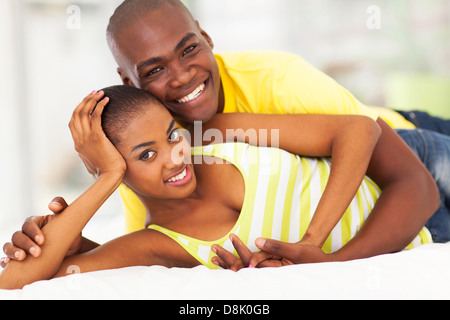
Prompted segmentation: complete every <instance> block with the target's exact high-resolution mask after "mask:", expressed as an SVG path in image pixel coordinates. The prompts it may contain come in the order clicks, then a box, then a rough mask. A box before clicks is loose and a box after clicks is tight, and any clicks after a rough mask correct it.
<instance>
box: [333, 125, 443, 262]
mask: <svg viewBox="0 0 450 320" xmlns="http://www.w3.org/2000/svg"><path fill="white" fill-rule="evenodd" d="M378 123H379V125H380V127H381V128H382V131H383V133H382V137H381V138H380V140H379V142H378V145H377V147H376V148H375V151H374V154H373V157H372V160H371V164H370V165H369V170H368V175H369V176H370V177H371V178H372V179H373V180H374V181H375V182H376V183H377V184H378V185H379V186H380V188H381V189H382V194H381V196H380V198H379V199H378V200H377V202H376V204H375V207H374V209H373V211H372V213H371V214H370V215H369V217H368V219H367V220H366V221H365V222H364V224H363V226H362V227H361V229H360V231H359V232H358V234H357V235H356V236H355V237H354V238H353V239H352V240H351V241H350V242H348V243H347V245H345V246H344V247H343V248H342V249H341V250H339V251H338V252H336V253H335V254H333V255H332V256H333V259H335V260H351V259H358V258H366V257H370V256H374V255H378V254H384V253H390V252H396V251H400V250H403V249H404V248H405V247H406V246H407V245H408V244H409V243H410V242H411V241H412V240H413V239H414V237H415V236H416V235H417V234H418V233H419V232H420V230H421V229H422V228H423V226H424V225H425V223H426V222H427V221H428V219H429V218H430V217H431V216H432V215H433V214H434V213H435V212H436V210H437V209H438V208H439V204H440V201H439V191H438V189H437V186H436V183H435V182H434V180H433V178H432V176H431V174H430V173H429V172H428V171H427V169H426V168H425V166H424V165H423V164H422V163H421V162H420V160H419V159H418V158H417V157H416V156H415V155H414V154H413V152H412V151H411V150H410V149H409V147H408V146H407V145H406V144H405V143H404V142H403V141H402V140H401V139H400V137H399V136H398V135H397V134H396V133H395V132H394V131H393V130H392V129H391V128H390V127H389V126H388V125H387V124H386V123H385V122H384V121H382V120H380V119H379V121H378Z"/></svg>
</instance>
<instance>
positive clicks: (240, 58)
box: [215, 50, 301, 70]
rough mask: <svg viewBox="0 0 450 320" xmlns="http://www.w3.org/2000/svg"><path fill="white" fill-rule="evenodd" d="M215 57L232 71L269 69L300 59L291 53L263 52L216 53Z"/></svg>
mask: <svg viewBox="0 0 450 320" xmlns="http://www.w3.org/2000/svg"><path fill="white" fill-rule="evenodd" d="M215 56H216V58H217V60H218V61H219V62H221V63H222V64H223V66H224V67H225V68H228V69H234V70H240V69H246V70H248V69H261V68H263V69H268V68H269V69H270V68H275V67H280V66H283V65H287V64H289V63H290V62H291V61H293V60H297V59H301V58H300V57H299V56H298V55H295V54H292V53H288V52H283V51H265V50H257V51H235V52H220V53H216V54H215Z"/></svg>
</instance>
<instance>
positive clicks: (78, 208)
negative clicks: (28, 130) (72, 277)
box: [0, 93, 126, 289]
mask: <svg viewBox="0 0 450 320" xmlns="http://www.w3.org/2000/svg"><path fill="white" fill-rule="evenodd" d="M102 96H103V94H102V93H95V94H94V93H92V94H91V95H89V96H88V97H87V98H86V99H84V100H83V102H82V103H81V104H80V105H79V106H78V107H77V108H76V109H75V111H74V113H73V116H72V119H71V121H70V124H69V127H70V130H71V133H72V137H73V139H74V142H75V145H76V146H77V151H78V152H82V153H83V154H84V155H86V156H87V157H88V158H89V159H90V161H92V163H93V164H94V165H95V167H96V168H98V171H97V174H98V180H97V181H96V182H95V183H94V184H93V185H92V186H91V187H90V188H89V189H88V190H87V191H86V192H85V193H83V194H82V195H81V196H80V197H79V198H78V199H77V200H75V202H74V203H73V204H71V205H70V206H69V207H67V208H66V209H65V210H64V212H63V214H60V215H58V216H56V217H54V218H53V219H52V220H51V221H50V222H49V223H48V224H47V225H46V226H45V227H44V228H43V230H42V232H43V234H44V236H45V239H46V240H45V243H44V245H43V246H42V253H41V255H40V257H39V258H34V257H32V256H28V257H27V258H26V260H25V261H23V262H20V263H19V262H12V263H10V264H9V265H8V266H7V267H6V269H5V270H4V272H3V273H2V275H1V276H0V288H5V289H12V288H21V287H23V286H24V285H26V284H29V283H31V282H34V281H37V280H43V279H48V278H50V277H51V276H53V274H54V273H55V272H56V271H57V270H58V268H59V266H60V264H61V262H62V261H63V259H64V257H65V255H66V253H67V250H68V249H69V248H70V246H71V245H72V243H73V242H74V241H75V239H76V238H77V237H79V235H80V233H81V231H82V230H83V228H84V226H85V225H86V224H87V223H88V221H89V220H90V219H91V218H92V216H93V215H94V214H95V212H97V210H98V209H99V208H100V207H101V206H102V204H103V203H104V202H105V201H106V200H107V199H108V198H109V197H110V195H111V194H112V193H113V192H114V191H115V190H116V189H117V187H118V186H119V184H120V183H121V181H122V178H123V176H124V174H125V171H126V163H125V160H124V159H123V157H122V156H121V154H120V153H119V152H118V151H117V149H116V148H115V147H114V146H113V145H112V143H111V142H110V141H109V140H108V139H107V138H106V136H105V134H104V133H103V130H102V128H101V114H102V112H103V109H104V107H105V106H106V104H107V103H108V99H104V100H102V101H101V102H99V100H100V99H101V97H102Z"/></svg>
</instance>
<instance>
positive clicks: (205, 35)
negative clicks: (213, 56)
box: [196, 21, 214, 50]
mask: <svg viewBox="0 0 450 320" xmlns="http://www.w3.org/2000/svg"><path fill="white" fill-rule="evenodd" d="M196 23H197V26H198V28H199V29H200V33H201V34H202V36H203V38H205V40H206V42H208V44H209V46H210V47H211V50H212V49H214V42H213V41H212V39H211V37H210V36H209V34H207V33H206V31H205V30H203V29H202V28H201V27H200V23H199V22H198V21H196Z"/></svg>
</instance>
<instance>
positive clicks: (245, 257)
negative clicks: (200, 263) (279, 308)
mask: <svg viewBox="0 0 450 320" xmlns="http://www.w3.org/2000/svg"><path fill="white" fill-rule="evenodd" d="M230 239H231V242H232V243H233V246H234V248H235V249H236V252H237V253H238V255H239V257H240V258H237V257H236V256H234V255H233V254H232V253H231V252H228V251H227V250H225V249H224V248H222V247H221V246H217V245H214V246H213V247H212V250H213V252H214V253H216V254H217V257H214V258H213V259H212V261H213V263H215V264H217V265H219V266H220V267H222V268H225V269H231V270H233V271H239V270H240V269H242V268H245V267H249V268H263V267H264V268H266V267H272V268H273V267H283V266H289V265H294V264H302V263H318V262H329V261H331V256H330V255H327V254H326V253H324V252H323V251H322V250H321V249H320V248H317V247H315V246H312V245H308V244H302V243H301V242H298V243H286V242H281V241H277V240H271V239H263V238H258V239H257V240H256V242H255V244H256V246H257V247H258V248H259V249H260V250H261V251H260V252H256V253H253V252H251V251H250V250H249V249H248V248H247V246H246V245H245V244H244V243H243V242H242V241H241V240H240V239H239V237H237V236H236V235H234V234H232V235H230Z"/></svg>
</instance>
